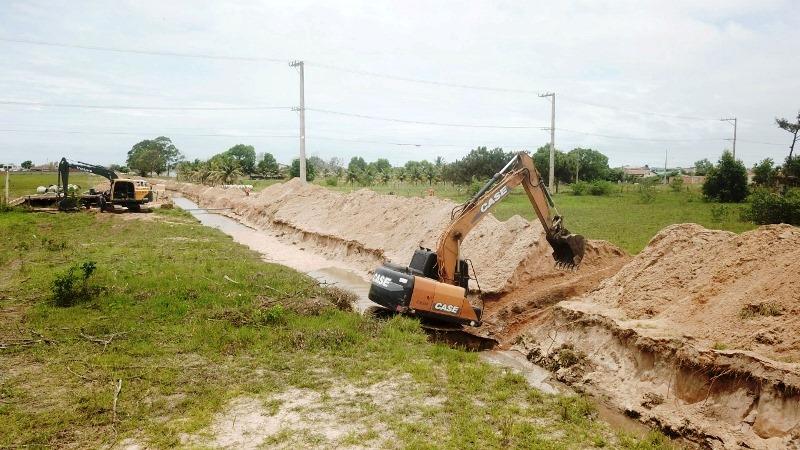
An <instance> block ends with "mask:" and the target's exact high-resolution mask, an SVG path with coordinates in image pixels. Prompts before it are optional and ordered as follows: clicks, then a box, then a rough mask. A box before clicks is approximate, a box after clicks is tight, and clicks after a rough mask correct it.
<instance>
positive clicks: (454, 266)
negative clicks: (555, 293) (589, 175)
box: [369, 152, 585, 326]
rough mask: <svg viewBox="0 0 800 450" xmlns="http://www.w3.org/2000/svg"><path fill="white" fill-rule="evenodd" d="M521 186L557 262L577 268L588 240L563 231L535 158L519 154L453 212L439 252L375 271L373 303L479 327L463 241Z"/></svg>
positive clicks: (424, 252) (419, 252) (421, 251)
mask: <svg viewBox="0 0 800 450" xmlns="http://www.w3.org/2000/svg"><path fill="white" fill-rule="evenodd" d="M520 184H521V185H522V187H523V188H524V189H525V193H526V194H527V196H528V199H529V200H530V202H531V205H532V206H533V210H534V212H535V213H536V217H537V218H538V219H539V221H540V222H541V223H542V226H543V227H544V231H545V235H546V238H547V242H548V243H549V244H550V246H551V247H552V248H553V258H554V259H555V261H556V264H557V265H558V266H560V267H564V268H570V269H574V268H575V267H577V266H578V264H580V262H581V260H582V259H583V255H584V249H585V240H584V238H583V236H580V235H574V234H570V233H569V231H567V229H566V228H564V225H563V221H562V218H561V216H560V215H559V214H558V211H557V210H556V208H555V205H554V204H553V200H552V198H550V193H549V192H548V191H547V188H546V187H545V186H544V183H543V182H542V178H541V176H540V175H539V172H538V171H537V170H536V166H534V164H533V160H532V159H531V157H530V155H528V154H527V153H525V152H520V153H517V154H516V155H515V156H514V158H512V159H511V161H509V162H508V164H506V165H505V167H503V168H502V169H501V170H500V171H499V172H498V173H497V174H495V175H494V176H493V177H492V179H491V180H489V181H488V182H487V183H486V184H485V185H484V186H483V187H482V188H481V189H480V190H479V191H478V192H477V193H476V194H475V195H474V196H473V197H472V198H471V199H469V200H468V201H467V202H465V203H464V204H462V205H460V206H458V207H457V208H455V209H454V210H453V214H452V220H451V221H450V224H449V225H448V226H447V228H446V229H445V230H444V232H443V233H442V235H441V236H440V238H439V241H438V245H437V248H436V251H431V250H430V249H424V248H420V249H418V250H416V251H415V252H414V256H413V257H412V258H411V263H410V264H409V265H408V266H406V267H402V266H397V265H393V264H385V265H383V266H381V267H379V268H378V269H376V270H375V273H374V275H373V277H372V284H371V286H370V291H369V298H370V300H372V301H373V302H375V303H377V304H379V305H381V306H383V307H385V308H387V309H390V310H392V311H397V312H400V313H406V314H412V315H419V316H421V317H423V318H433V319H436V320H444V321H446V322H452V323H457V324H468V325H471V326H479V325H480V323H481V322H480V318H481V314H482V311H481V308H478V307H475V306H472V305H471V304H470V302H469V300H467V298H466V293H467V290H468V289H469V280H470V276H469V267H468V263H467V261H466V260H465V259H464V258H461V254H460V249H461V243H462V242H463V241H464V239H465V238H466V237H467V235H468V234H469V232H470V231H471V230H472V229H473V228H475V226H476V225H477V224H478V223H479V222H480V221H481V220H482V219H483V218H485V217H486V215H487V214H488V213H489V212H490V211H491V210H492V208H493V207H494V206H495V205H496V204H497V203H499V202H500V201H502V200H503V199H504V198H506V197H507V196H508V195H509V194H510V193H511V191H512V189H514V188H515V187H517V186H519V185H520Z"/></svg>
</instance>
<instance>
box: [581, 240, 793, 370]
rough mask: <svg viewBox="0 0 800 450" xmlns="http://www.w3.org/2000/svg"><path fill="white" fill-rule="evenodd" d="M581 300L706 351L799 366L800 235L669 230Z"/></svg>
mask: <svg viewBox="0 0 800 450" xmlns="http://www.w3.org/2000/svg"><path fill="white" fill-rule="evenodd" d="M580 300H581V301H584V302H589V303H596V304H602V305H608V306H610V307H612V308H615V309H617V311H615V312H617V313H621V315H618V316H617V317H618V318H627V319H642V320H646V321H647V323H648V324H649V326H651V327H653V328H657V329H663V330H669V331H671V332H673V333H676V334H678V335H690V336H692V337H693V338H695V339H697V340H698V341H699V343H700V344H702V345H704V346H705V347H709V348H710V347H714V348H719V349H725V348H734V349H740V350H752V351H755V352H756V353H758V354H761V355H766V356H768V357H770V358H773V359H778V360H783V361H788V362H799V361H800V228H797V227H793V226H790V225H770V226H764V227H760V228H758V229H756V230H753V231H749V232H746V233H742V234H735V233H731V232H727V231H718V230H708V229H705V228H703V227H702V226H700V225H696V224H681V225H672V226H669V227H667V228H665V229H663V230H662V231H661V232H660V233H658V234H657V235H656V236H655V237H654V238H653V239H652V240H651V241H650V243H649V245H648V246H647V248H645V249H644V251H642V253H640V254H639V255H638V256H636V257H635V258H634V259H633V260H632V261H631V263H630V264H628V265H626V266H625V267H624V268H623V269H622V270H620V271H619V272H618V273H617V274H616V275H615V276H613V277H611V278H609V279H608V280H606V281H605V282H603V284H602V285H601V286H600V288H599V289H598V290H596V291H594V292H592V293H591V294H589V295H586V296H584V297H583V298H582V299H580Z"/></svg>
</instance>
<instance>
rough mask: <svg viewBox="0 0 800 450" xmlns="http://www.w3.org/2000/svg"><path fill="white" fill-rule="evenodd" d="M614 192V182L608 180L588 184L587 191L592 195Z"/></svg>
mask: <svg viewBox="0 0 800 450" xmlns="http://www.w3.org/2000/svg"><path fill="white" fill-rule="evenodd" d="M613 192H614V183H611V182H610V181H604V180H599V181H593V182H592V184H590V185H589V193H590V194H592V195H611V194H612V193H613Z"/></svg>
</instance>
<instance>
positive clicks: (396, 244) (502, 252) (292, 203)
mask: <svg viewBox="0 0 800 450" xmlns="http://www.w3.org/2000/svg"><path fill="white" fill-rule="evenodd" d="M167 188H168V189H171V190H177V191H179V192H182V193H183V194H184V195H186V196H187V197H190V198H193V199H195V200H197V201H198V203H199V204H200V205H201V206H203V207H208V208H212V207H213V208H231V209H230V211H231V213H233V214H235V215H236V216H237V218H239V219H240V220H242V221H244V222H245V223H247V224H249V225H252V226H254V227H257V228H260V229H264V230H272V231H276V232H279V233H278V234H279V235H280V236H282V237H284V238H288V239H291V240H292V241H293V242H303V244H304V245H306V246H311V247H313V250H314V251H317V252H320V253H322V254H325V255H327V256H331V257H335V258H339V259H343V260H346V261H349V262H351V263H355V264H357V265H359V267H361V268H362V269H363V270H364V271H371V270H373V269H374V268H375V266H376V265H377V264H379V263H381V262H384V261H387V260H388V261H391V262H394V263H397V264H408V262H409V261H410V259H411V255H412V253H413V252H414V250H415V249H416V248H419V246H423V247H428V248H435V246H436V242H437V240H438V238H439V235H440V234H441V232H442V230H443V229H444V228H445V226H446V225H447V224H448V223H449V221H450V214H451V211H452V210H453V208H454V207H455V206H456V204H455V203H453V202H451V201H448V200H442V199H440V198H437V197H411V198H407V197H399V196H394V195H381V194H378V193H376V192H374V191H370V190H367V189H361V190H359V191H356V192H353V193H340V192H335V191H332V190H329V189H326V188H323V187H321V186H316V185H311V184H304V183H301V182H300V181H299V180H298V179H293V180H291V181H288V182H286V183H280V184H275V185H272V186H269V187H267V188H266V189H264V190H263V191H261V192H259V193H257V194H252V195H250V196H246V195H245V194H244V192H242V191H240V190H238V189H222V188H209V187H205V186H198V185H192V184H187V183H171V184H169V185H168V186H167ZM590 249H597V251H596V252H593V251H592V250H590V252H589V256H588V257H587V260H588V261H592V260H596V261H595V262H596V264H597V265H598V266H600V265H603V264H604V262H601V259H602V260H603V261H605V259H607V258H611V259H614V260H619V259H623V260H624V258H625V256H624V253H623V252H622V251H621V250H619V249H617V248H616V247H613V246H612V245H610V244H608V243H605V242H602V241H592V242H591V243H590ZM462 251H463V256H464V257H465V258H469V259H470V260H472V262H473V264H474V267H475V270H476V273H477V278H478V282H479V283H480V287H481V289H482V291H483V292H487V293H494V294H499V293H502V292H507V291H509V290H510V289H516V288H519V287H521V286H526V287H528V288H530V287H531V286H532V285H535V284H537V283H542V282H544V283H548V284H549V283H552V282H553V280H554V279H555V280H567V279H572V278H576V277H578V278H579V277H580V274H581V273H583V269H581V271H580V272H578V275H576V274H565V273H564V272H560V271H558V270H556V269H555V268H554V264H553V259H552V257H551V256H550V253H551V250H550V247H549V245H548V244H547V242H546V240H545V239H544V230H543V228H542V226H541V224H539V223H538V222H530V221H528V220H525V219H523V218H521V217H519V216H514V217H512V218H510V219H509V220H507V221H499V220H497V219H496V218H494V217H493V216H491V215H489V216H487V217H486V218H485V219H484V220H483V221H482V222H481V223H479V224H478V226H477V227H475V229H474V230H473V231H472V232H471V233H470V235H469V237H468V238H467V239H466V241H465V243H464V245H463V247H462ZM590 264H591V263H590ZM595 283H596V281H595V282H594V283H591V284H592V286H593V285H594V284H595ZM472 287H473V288H477V287H478V286H477V284H476V283H474V282H473V284H472ZM570 292H571V295H574V294H579V293H582V292H585V289H576V290H573V291H570ZM563 298H566V297H563Z"/></svg>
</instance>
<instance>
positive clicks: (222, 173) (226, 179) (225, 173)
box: [213, 155, 242, 184]
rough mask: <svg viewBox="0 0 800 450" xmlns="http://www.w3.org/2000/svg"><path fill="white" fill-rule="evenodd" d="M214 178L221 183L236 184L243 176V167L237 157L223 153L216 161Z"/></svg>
mask: <svg viewBox="0 0 800 450" xmlns="http://www.w3.org/2000/svg"><path fill="white" fill-rule="evenodd" d="M213 172H214V180H215V181H217V182H219V183H221V184H235V183H236V181H238V180H239V177H241V176H242V168H241V166H240V165H239V162H238V161H236V159H234V158H232V157H230V156H228V155H223V156H221V157H219V158H217V159H216V161H214V169H213Z"/></svg>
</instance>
